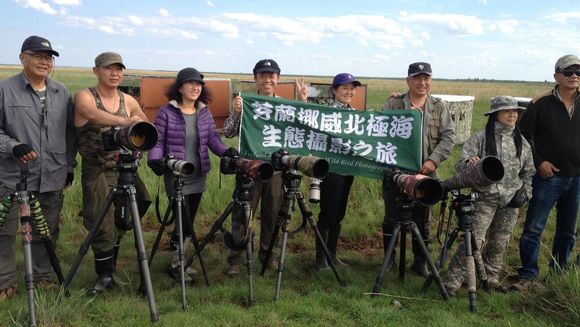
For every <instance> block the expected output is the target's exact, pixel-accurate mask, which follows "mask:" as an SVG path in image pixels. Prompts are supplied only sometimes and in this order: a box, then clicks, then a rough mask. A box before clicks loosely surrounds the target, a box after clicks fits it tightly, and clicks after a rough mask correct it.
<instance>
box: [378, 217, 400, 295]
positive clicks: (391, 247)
mask: <svg viewBox="0 0 580 327" xmlns="http://www.w3.org/2000/svg"><path fill="white" fill-rule="evenodd" d="M400 230H401V224H397V225H395V228H393V234H392V236H391V239H390V240H389V244H388V245H387V252H386V253H385V259H384V260H383V264H382V265H381V269H380V270H379V274H378V275H377V278H376V280H375V286H374V287H373V294H377V293H378V292H379V290H380V289H381V285H383V281H384V279H385V272H386V271H387V267H388V265H389V262H390V261H391V260H392V258H391V257H392V255H393V251H395V244H396V243H397V235H399V231H400ZM373 296H374V295H373Z"/></svg>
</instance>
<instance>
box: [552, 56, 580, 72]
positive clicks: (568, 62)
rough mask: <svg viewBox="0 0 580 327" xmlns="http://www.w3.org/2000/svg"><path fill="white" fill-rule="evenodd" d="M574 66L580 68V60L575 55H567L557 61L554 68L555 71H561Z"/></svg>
mask: <svg viewBox="0 0 580 327" xmlns="http://www.w3.org/2000/svg"><path fill="white" fill-rule="evenodd" d="M574 65H579V66H580V58H578V57H577V56H575V55H565V56H563V57H560V59H558V61H556V66H554V69H555V70H556V71H559V70H563V69H566V68H568V67H570V66H574Z"/></svg>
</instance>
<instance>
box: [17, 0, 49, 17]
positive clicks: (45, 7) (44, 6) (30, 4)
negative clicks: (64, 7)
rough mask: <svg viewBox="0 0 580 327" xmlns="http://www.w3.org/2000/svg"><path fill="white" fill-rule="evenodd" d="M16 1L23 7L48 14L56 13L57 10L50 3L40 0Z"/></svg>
mask: <svg viewBox="0 0 580 327" xmlns="http://www.w3.org/2000/svg"><path fill="white" fill-rule="evenodd" d="M16 3H17V4H19V5H21V6H22V7H24V8H32V9H34V10H37V11H40V12H42V13H45V14H48V15H56V13H57V11H56V10H55V9H53V8H52V7H51V6H50V4H48V3H46V2H44V1H42V0H16Z"/></svg>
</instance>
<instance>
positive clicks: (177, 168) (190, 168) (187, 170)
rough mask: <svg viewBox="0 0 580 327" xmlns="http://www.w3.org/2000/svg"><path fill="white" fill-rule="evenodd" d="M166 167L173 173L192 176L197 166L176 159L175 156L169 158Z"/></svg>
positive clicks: (166, 160)
mask: <svg viewBox="0 0 580 327" xmlns="http://www.w3.org/2000/svg"><path fill="white" fill-rule="evenodd" d="M165 165H166V166H167V168H169V169H171V170H172V171H174V172H176V173H178V174H182V175H191V174H193V172H194V171H195V166H194V165H193V164H192V163H191V162H189V161H185V160H179V159H176V158H175V156H174V155H168V156H167V158H166V159H165Z"/></svg>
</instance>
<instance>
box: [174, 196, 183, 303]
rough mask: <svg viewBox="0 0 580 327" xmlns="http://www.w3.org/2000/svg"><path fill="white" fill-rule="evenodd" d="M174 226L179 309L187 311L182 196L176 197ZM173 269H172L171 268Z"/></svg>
mask: <svg viewBox="0 0 580 327" xmlns="http://www.w3.org/2000/svg"><path fill="white" fill-rule="evenodd" d="M174 205H175V216H176V218H175V226H176V227H177V234H178V240H179V241H178V244H177V253H178V254H179V279H180V284H181V309H182V310H184V311H185V310H187V299H186V298H185V269H184V267H183V264H184V263H185V257H184V255H183V212H182V211H183V210H182V209H183V207H182V205H183V196H182V195H178V196H177V198H176V200H175V203H174ZM171 269H173V267H171Z"/></svg>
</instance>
